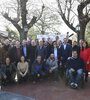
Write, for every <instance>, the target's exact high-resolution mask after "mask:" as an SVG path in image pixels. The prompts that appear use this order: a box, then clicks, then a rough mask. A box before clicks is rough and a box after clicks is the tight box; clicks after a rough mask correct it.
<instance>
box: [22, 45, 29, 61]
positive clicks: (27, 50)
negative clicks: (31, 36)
mask: <svg viewBox="0 0 90 100" xmlns="http://www.w3.org/2000/svg"><path fill="white" fill-rule="evenodd" d="M25 47H26V55H25V54H24V46H21V55H22V56H24V57H25V59H26V60H27V59H28V58H29V53H30V52H29V47H28V46H27V45H26V46H25Z"/></svg>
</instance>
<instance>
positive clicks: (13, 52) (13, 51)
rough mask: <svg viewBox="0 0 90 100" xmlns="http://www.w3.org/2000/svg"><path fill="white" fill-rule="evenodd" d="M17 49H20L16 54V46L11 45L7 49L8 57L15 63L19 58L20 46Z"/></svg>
mask: <svg viewBox="0 0 90 100" xmlns="http://www.w3.org/2000/svg"><path fill="white" fill-rule="evenodd" d="M19 50H20V55H19V56H18V52H17V48H16V47H12V48H10V49H9V57H10V59H11V62H15V63H17V62H18V61H19V60H20V57H21V48H19Z"/></svg>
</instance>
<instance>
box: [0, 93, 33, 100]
mask: <svg viewBox="0 0 90 100" xmlns="http://www.w3.org/2000/svg"><path fill="white" fill-rule="evenodd" d="M0 100H35V99H32V98H30V97H25V96H22V95H17V94H14V93H10V92H0Z"/></svg>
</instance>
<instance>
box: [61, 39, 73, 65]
mask: <svg viewBox="0 0 90 100" xmlns="http://www.w3.org/2000/svg"><path fill="white" fill-rule="evenodd" d="M60 51H61V52H60V58H61V61H62V63H63V65H64V64H66V61H67V58H68V57H71V55H72V46H71V45H70V44H68V43H67V38H64V42H63V44H62V45H61V48H60Z"/></svg>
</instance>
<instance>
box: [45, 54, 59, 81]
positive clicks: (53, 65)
mask: <svg viewBox="0 0 90 100" xmlns="http://www.w3.org/2000/svg"><path fill="white" fill-rule="evenodd" d="M46 65H48V67H49V73H52V74H53V75H54V76H53V77H54V79H55V80H57V79H58V64H57V60H55V57H54V54H53V53H51V54H50V57H49V58H48V59H47V61H46Z"/></svg>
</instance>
